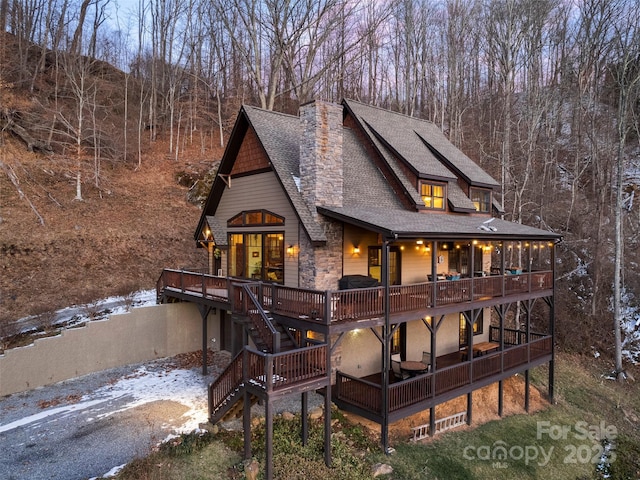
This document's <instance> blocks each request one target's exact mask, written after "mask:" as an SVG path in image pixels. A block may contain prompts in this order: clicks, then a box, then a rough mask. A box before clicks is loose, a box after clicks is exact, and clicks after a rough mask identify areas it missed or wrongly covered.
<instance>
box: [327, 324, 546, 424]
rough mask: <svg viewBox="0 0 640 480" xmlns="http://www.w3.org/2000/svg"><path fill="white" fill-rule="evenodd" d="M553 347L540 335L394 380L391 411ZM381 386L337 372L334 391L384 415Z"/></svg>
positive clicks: (522, 363)
mask: <svg viewBox="0 0 640 480" xmlns="http://www.w3.org/2000/svg"><path fill="white" fill-rule="evenodd" d="M537 335H541V334H537ZM551 347H552V344H551V336H540V338H538V339H536V340H533V341H531V342H530V343H528V344H524V345H519V346H515V347H511V348H508V349H506V350H503V351H501V352H496V353H490V354H487V355H483V356H481V357H476V358H474V359H473V362H470V361H466V362H462V363H459V364H456V365H452V366H450V367H446V368H442V369H437V370H436V371H435V372H432V373H426V374H422V375H418V376H416V377H413V378H409V379H406V380H402V381H400V382H396V383H392V384H391V385H389V412H394V411H396V410H400V409H402V408H405V407H408V406H411V405H415V404H416V403H420V402H423V401H426V400H429V399H430V398H436V397H438V396H439V395H443V394H446V393H448V392H450V391H452V390H456V389H458V388H461V387H465V386H469V385H473V383H474V382H478V381H480V380H483V379H486V378H489V377H492V376H498V375H500V374H502V373H503V372H507V371H509V370H512V369H514V368H517V367H523V368H524V367H526V365H527V364H528V363H530V362H532V361H534V360H536V359H538V358H541V357H544V356H545V355H550V354H551ZM381 388H382V387H381V385H379V384H377V383H374V382H371V381H368V380H364V379H360V378H357V377H353V376H351V375H347V374H345V373H343V372H337V374H336V387H335V392H334V393H335V395H336V396H337V398H338V399H339V400H342V401H345V402H348V403H350V404H352V405H354V406H357V407H359V408H361V409H364V410H366V411H368V412H371V413H373V414H375V415H382V407H381Z"/></svg>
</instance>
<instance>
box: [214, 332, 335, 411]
mask: <svg viewBox="0 0 640 480" xmlns="http://www.w3.org/2000/svg"><path fill="white" fill-rule="evenodd" d="M323 378H327V346H326V345H324V344H323V345H314V346H311V347H305V348H299V349H296V350H291V351H288V352H281V353H276V354H270V353H263V352H257V351H255V350H252V349H250V348H248V347H245V348H244V349H243V350H242V351H241V352H240V353H239V354H238V355H236V357H235V358H234V359H233V360H232V361H231V363H230V364H229V365H228V366H227V368H226V369H225V370H224V371H223V372H222V374H220V376H219V377H218V378H217V379H216V380H215V381H214V382H213V383H211V384H210V385H209V418H213V416H214V415H215V414H217V413H218V412H219V411H220V409H222V408H224V407H225V406H228V405H229V402H235V401H237V400H238V398H239V397H238V395H239V393H240V392H241V390H242V388H243V387H244V386H246V385H247V384H251V385H252V386H254V387H258V388H260V389H263V390H265V391H267V392H272V391H278V390H283V389H286V388H289V387H291V386H293V385H297V384H299V383H301V382H306V381H310V380H317V379H323Z"/></svg>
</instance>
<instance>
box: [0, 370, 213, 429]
mask: <svg viewBox="0 0 640 480" xmlns="http://www.w3.org/2000/svg"><path fill="white" fill-rule="evenodd" d="M112 400H119V402H118V407H117V408H116V409H111V408H107V405H108V404H109V402H110V401H112ZM160 400H170V401H173V402H178V403H180V404H182V405H184V406H185V407H187V408H188V411H187V412H186V413H185V414H184V415H183V417H182V418H181V419H180V422H179V424H177V425H176V424H174V425H166V428H169V429H171V430H172V431H174V432H175V433H188V432H191V431H193V430H195V429H196V428H198V424H199V423H201V422H204V421H206V419H207V404H206V387H205V379H204V378H203V376H202V374H201V373H199V372H197V371H196V370H195V369H191V370H182V369H171V370H169V369H160V370H158V371H152V370H150V369H148V368H147V367H145V366H141V367H139V368H137V369H136V370H135V371H134V372H133V373H132V374H129V375H126V376H124V377H122V378H120V379H119V380H118V381H116V382H115V383H113V384H109V385H105V386H103V387H100V388H98V389H96V390H94V391H92V392H91V393H88V394H85V395H84V396H83V397H82V398H81V399H80V401H79V402H77V403H73V404H70V405H66V406H62V407H56V408H47V409H44V410H42V411H41V412H38V413H36V414H33V415H29V416H26V417H23V418H20V419H18V420H14V421H13V422H11V423H8V424H5V425H0V433H2V432H6V431H9V430H12V429H15V428H18V427H20V426H24V425H29V426H31V427H33V428H35V427H37V426H38V425H40V424H42V423H44V422H46V421H47V420H48V419H49V418H52V417H56V416H60V415H64V416H67V415H74V414H76V413H78V412H81V411H83V410H86V409H88V408H92V409H96V411H99V412H100V413H99V414H98V415H96V416H94V417H89V418H87V421H94V420H98V419H101V418H106V417H109V416H111V415H114V414H117V413H120V412H123V411H126V410H129V409H132V408H135V407H138V406H140V405H144V404H147V403H151V402H155V401H160ZM97 407H103V408H97Z"/></svg>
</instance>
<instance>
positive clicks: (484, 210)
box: [158, 100, 559, 477]
mask: <svg viewBox="0 0 640 480" xmlns="http://www.w3.org/2000/svg"><path fill="white" fill-rule="evenodd" d="M498 193H499V184H498V182H496V181H495V180H494V179H493V178H492V177H491V176H490V175H488V174H487V173H486V172H485V171H484V170H483V169H481V168H480V167H479V166H478V165H477V164H476V163H474V162H473V161H472V160H471V159H470V158H469V157H467V156H466V155H465V154H464V153H462V152H461V151H460V150H459V149H457V148H456V147H455V146H454V145H453V144H451V143H450V142H449V141H448V140H447V139H446V137H445V136H444V135H443V133H442V132H441V131H440V130H439V129H438V128H437V127H436V126H435V125H433V124H432V123H430V122H427V121H424V120H420V119H416V118H412V117H408V116H405V115H401V114H398V113H394V112H391V111H387V110H383V109H380V108H376V107H372V106H369V105H365V104H362V103H359V102H356V101H352V100H344V101H343V102H342V104H341V105H336V104H332V103H326V102H320V101H315V102H312V103H309V104H306V105H303V106H301V107H300V112H299V116H291V115H285V114H281V113H276V112H271V111H265V110H261V109H258V108H254V107H249V106H244V107H242V109H241V110H240V113H239V114H238V117H237V120H236V123H235V126H234V129H233V132H232V134H231V136H230V139H229V143H228V145H227V148H226V151H225V153H224V157H223V159H222V162H221V164H220V167H219V170H218V175H217V177H216V179H215V181H214V183H213V186H212V188H211V191H210V194H209V196H208V199H207V201H206V204H205V206H204V209H203V212H202V216H201V218H200V221H199V224H198V226H197V229H196V232H195V240H196V243H197V245H198V246H201V247H203V248H206V249H207V252H208V256H209V271H207V272H206V273H202V272H185V271H177V270H165V271H164V272H163V275H162V276H161V278H160V280H159V285H158V293H159V299H160V300H161V301H171V300H183V301H192V302H196V303H198V304H199V306H200V308H201V310H200V311H201V314H202V317H203V320H204V319H205V318H206V317H207V316H208V315H211V314H212V313H213V312H215V315H217V316H218V322H219V329H220V330H219V332H217V334H218V335H219V336H220V339H221V347H222V348H225V349H228V350H230V351H232V352H233V353H234V355H235V358H234V360H233V361H232V363H231V364H230V365H229V367H228V368H227V370H226V371H225V372H224V373H223V374H222V375H221V376H220V378H219V379H218V380H216V382H214V384H212V385H211V387H210V389H209V408H210V416H211V421H213V422H217V421H219V420H220V419H222V418H225V417H226V416H229V415H231V414H240V413H241V412H242V411H244V412H245V414H244V421H245V423H244V425H245V454H246V455H247V456H248V455H250V443H249V439H248V437H249V435H248V431H249V429H250V423H249V418H248V413H247V412H248V411H249V408H248V407H249V406H250V405H251V402H253V401H255V400H258V399H262V400H263V401H264V402H265V406H266V412H267V413H266V416H267V419H266V420H267V457H268V461H267V464H268V469H269V468H270V467H269V465H270V463H269V462H270V460H269V459H270V458H271V457H270V455H271V450H270V448H271V446H270V435H271V434H270V425H271V421H272V408H271V406H270V405H271V402H272V401H273V400H274V399H276V398H278V397H279V396H281V395H285V394H286V395H289V394H300V395H301V402H302V411H303V439H305V438H306V436H305V435H306V433H305V430H306V395H307V393H308V392H309V391H314V390H318V391H320V392H322V394H323V395H325V409H326V410H325V411H328V409H329V407H330V405H331V402H333V403H334V404H336V405H337V406H338V407H339V408H341V409H343V410H346V411H352V412H356V413H358V414H360V415H362V416H364V417H366V418H368V419H370V420H372V421H375V422H378V423H379V424H380V425H381V443H382V446H383V448H384V449H385V450H388V449H389V448H390V446H389V441H388V429H389V424H391V423H393V422H395V421H397V420H399V419H402V418H404V417H406V416H409V415H412V414H414V413H417V412H420V411H423V410H426V409H429V410H430V424H429V426H428V428H427V430H428V431H429V433H430V434H431V435H432V434H433V433H434V432H435V431H436V430H437V427H438V425H437V422H438V415H437V405H438V404H441V403H443V402H445V401H447V400H450V399H452V398H455V397H458V396H460V395H466V396H467V411H466V417H465V418H466V421H467V422H471V419H472V414H473V392H474V390H477V389H479V388H481V387H484V386H486V385H488V384H492V383H498V386H499V398H498V408H499V412H500V414H502V402H503V399H502V382H503V380H504V379H506V378H508V377H509V376H512V375H514V374H516V373H519V372H524V374H525V380H526V389H525V392H526V393H525V399H524V402H525V405H526V406H527V407H528V395H529V388H528V387H529V370H530V369H531V368H534V367H536V366H539V365H542V364H549V396H550V397H553V384H554V382H553V373H554V368H553V358H554V352H553V343H554V342H553V331H554V263H555V256H554V252H555V249H554V245H555V242H556V241H558V239H559V236H558V235H557V234H555V233H552V232H549V231H546V230H541V229H538V228H533V227H529V226H525V225H521V224H517V223H512V222H508V221H504V220H501V219H500V218H499V217H500V214H501V213H502V212H501V210H500V205H499V202H498V198H497V195H498ZM216 253H219V256H220V259H219V265H220V268H214V267H215V266H216V258H215V254H216ZM206 346H207V333H206V322H205V321H203V347H206ZM325 439H326V445H330V442H329V440H330V419H325ZM330 455H331V454H330V450H329V449H327V452H326V461H327V463H329V462H330V459H331V457H330ZM269 475H270V473H269V471H268V472H267V477H269Z"/></svg>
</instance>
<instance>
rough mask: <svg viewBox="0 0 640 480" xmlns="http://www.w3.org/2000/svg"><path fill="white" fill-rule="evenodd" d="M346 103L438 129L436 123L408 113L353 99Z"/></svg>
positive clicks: (346, 100)
mask: <svg viewBox="0 0 640 480" xmlns="http://www.w3.org/2000/svg"><path fill="white" fill-rule="evenodd" d="M344 101H345V102H347V103H357V104H358V105H362V106H363V107H367V108H373V109H375V110H379V111H381V112H384V113H391V114H393V115H398V116H400V117H404V118H407V119H409V120H417V121H419V122H424V123H428V124H429V125H433V126H435V127H436V128H438V127H437V125H436V124H435V123H434V122H432V121H431V120H428V119H426V118H420V117H412V116H411V115H407V114H406V113H402V112H396V111H395V110H389V109H387V108H383V107H379V106H377V105H369V104H368V103H364V102H359V101H358V100H353V99H350V98H345V99H344Z"/></svg>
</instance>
